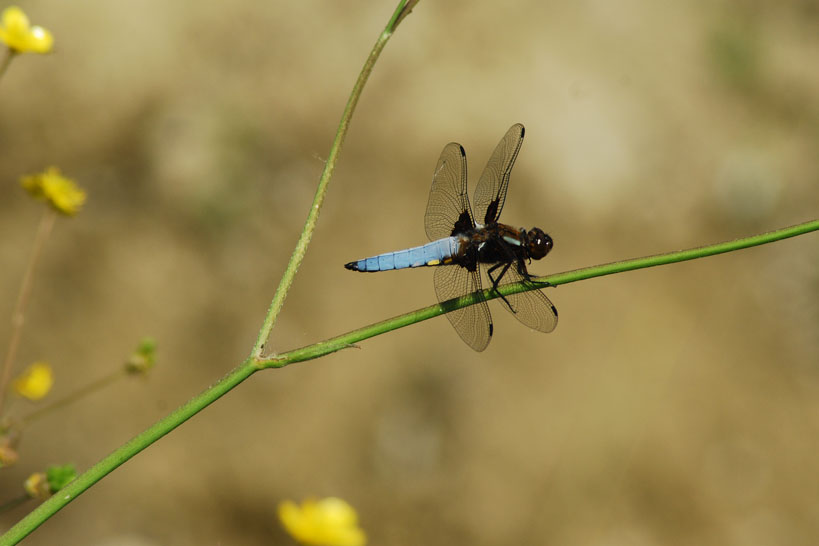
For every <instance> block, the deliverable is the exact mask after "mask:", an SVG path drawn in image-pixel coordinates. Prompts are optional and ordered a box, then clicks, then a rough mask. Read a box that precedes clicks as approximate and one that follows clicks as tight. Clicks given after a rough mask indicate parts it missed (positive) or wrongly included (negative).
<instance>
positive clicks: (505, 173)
mask: <svg viewBox="0 0 819 546" xmlns="http://www.w3.org/2000/svg"><path fill="white" fill-rule="evenodd" d="M524 133H525V129H524V127H523V125H521V124H520V123H517V124H515V125H512V127H510V128H509V130H508V131H507V132H506V135H504V137H503V138H502V139H501V141H500V142H499V143H498V145H497V147H496V148H495V151H494V152H493V153H492V155H491V156H490V158H489V162H488V163H487V164H486V168H485V169H484V170H483V174H481V177H480V179H479V180H478V185H477V187H476V188H475V196H474V199H473V201H472V203H473V205H474V213H473V209H472V207H471V206H470V202H469V197H468V195H467V177H466V152H465V151H464V148H463V146H461V145H460V144H458V143H457V142H450V143H449V144H447V145H446V146H445V147H444V150H443V151H442V152H441V157H440V158H439V159H438V164H437V165H436V167H435V172H434V173H433V176H432V189H431V190H430V192H429V201H428V202H427V210H426V215H425V217H424V227H425V228H426V234H427V237H428V238H429V240H430V241H431V242H430V243H427V244H425V245H421V246H416V247H413V248H407V249H404V250H398V251H394V252H387V253H385V254H379V255H377V256H372V257H370V258H364V259H361V260H356V261H353V262H349V263H347V264H345V265H344V267H346V268H347V269H349V270H352V271H362V272H377V271H389V270H393V269H406V268H414V267H435V272H434V275H433V278H434V285H435V294H436V296H437V298H438V301H439V302H441V303H444V302H446V301H448V300H451V299H454V298H458V297H460V296H464V295H467V294H471V293H475V292H477V293H479V294H478V297H479V298H480V299H479V301H478V303H476V304H474V305H470V306H467V307H463V308H460V309H455V310H452V311H450V312H448V313H446V317H447V318H448V319H449V322H450V323H451V324H452V326H453V327H454V328H455V331H456V332H458V335H459V336H460V337H461V339H463V340H464V341H465V342H466V344H467V345H469V346H470V347H472V348H473V349H474V350H476V351H483V350H484V349H486V347H487V346H488V345H489V342H490V341H491V339H492V332H493V329H494V327H493V324H492V315H491V313H490V312H489V305H488V304H487V301H486V298H485V297H484V296H483V293H482V292H481V290H482V285H481V277H482V274H481V273H482V272H484V273H485V274H486V276H487V277H488V279H489V282H490V285H491V287H492V289H493V290H494V291H495V292H496V293H497V294H499V295H500V293H499V292H497V290H498V289H499V288H500V287H502V286H504V285H507V284H513V283H517V282H521V281H523V282H527V283H531V282H532V275H530V274H529V272H528V270H527V263H531V261H532V260H540V259H541V258H543V257H544V256H546V254H548V253H549V251H551V250H552V248H553V247H554V241H553V240H552V238H551V237H550V236H549V235H548V234H546V233H545V232H544V231H543V230H541V229H540V228H537V227H533V228H532V229H530V230H528V231H527V230H526V229H523V228H520V229H515V228H514V227H512V226H508V225H506V224H501V223H499V222H498V217H499V216H500V213H501V210H503V205H504V202H505V201H506V193H507V191H508V189H509V178H510V176H511V173H512V167H513V166H514V164H515V159H517V157H518V152H520V147H521V145H522V144H523V136H524ZM540 285H543V283H540ZM546 286H549V285H548V284H546ZM500 299H501V301H502V305H503V306H504V308H505V309H507V310H508V311H510V312H511V313H512V315H513V316H514V317H515V318H516V319H518V320H519V321H520V322H522V323H523V324H525V325H526V326H528V327H530V328H532V329H534V330H538V331H540V332H551V331H552V330H554V329H555V327H556V326H557V308H556V307H555V306H554V305H553V304H552V302H551V301H549V298H548V297H546V294H544V293H543V292H542V291H541V290H539V289H535V290H530V291H527V292H519V293H517V294H508V295H505V296H504V295H500Z"/></svg>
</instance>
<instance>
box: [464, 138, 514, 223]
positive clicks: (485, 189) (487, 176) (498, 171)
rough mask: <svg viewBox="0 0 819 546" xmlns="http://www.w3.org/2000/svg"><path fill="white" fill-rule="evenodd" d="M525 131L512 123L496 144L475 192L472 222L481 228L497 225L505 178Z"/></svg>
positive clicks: (510, 169)
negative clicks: (473, 218)
mask: <svg viewBox="0 0 819 546" xmlns="http://www.w3.org/2000/svg"><path fill="white" fill-rule="evenodd" d="M524 133H525V129H524V128H523V125H521V124H520V123H516V124H515V125H512V127H510V128H509V130H508V131H506V135H504V137H503V138H502V139H501V141H500V142H499V143H498V145H497V147H496V148H495V151H494V152H492V156H491V157H490V158H489V162H488V163H487V164H486V168H485V169H484V170H483V173H482V174H481V179H480V180H479V181H478V186H477V188H475V199H474V200H473V201H472V202H473V204H474V205H475V219H477V221H478V222H482V223H483V224H484V225H486V224H491V223H492V222H497V221H498V217H500V213H501V210H503V203H504V201H506V192H507V190H508V189H509V177H510V176H511V174H512V167H513V166H514V165H515V159H517V157H518V152H519V151H520V147H521V145H522V144H523V135H524Z"/></svg>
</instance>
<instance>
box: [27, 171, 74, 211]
mask: <svg viewBox="0 0 819 546" xmlns="http://www.w3.org/2000/svg"><path fill="white" fill-rule="evenodd" d="M20 184H21V185H22V186H23V188H25V190H26V191H28V193H30V194H31V195H32V196H33V197H34V198H35V199H43V200H45V201H48V202H49V203H50V204H51V206H52V207H54V208H55V209H57V212H61V213H63V214H65V215H66V216H74V215H75V214H77V212H78V211H79V210H80V207H81V206H82V204H83V203H85V192H84V191H83V190H81V189H80V188H79V187H78V186H77V184H75V183H74V181H73V180H71V179H70V178H66V177H64V176H63V175H62V174H61V173H60V169H58V168H57V167H49V168H47V169H46V170H45V171H43V172H42V173H39V174H30V175H28V176H24V177H22V178H21V179H20Z"/></svg>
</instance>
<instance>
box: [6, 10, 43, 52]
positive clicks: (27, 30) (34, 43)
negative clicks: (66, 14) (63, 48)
mask: <svg viewBox="0 0 819 546" xmlns="http://www.w3.org/2000/svg"><path fill="white" fill-rule="evenodd" d="M0 41H3V42H5V43H6V45H7V46H9V49H11V50H12V51H14V52H15V53H27V52H29V51H31V52H34V53H48V52H49V51H51V46H53V45H54V37H53V36H52V35H51V33H50V32H49V31H47V30H46V29H44V28H43V27H36V26H35V27H32V26H30V25H29V22H28V17H26V14H25V13H23V10H21V9H20V8H18V7H17V6H11V7H8V8H6V9H4V10H3V13H2V15H0Z"/></svg>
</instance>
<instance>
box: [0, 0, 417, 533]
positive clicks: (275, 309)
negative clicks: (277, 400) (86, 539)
mask: <svg viewBox="0 0 819 546" xmlns="http://www.w3.org/2000/svg"><path fill="white" fill-rule="evenodd" d="M417 3H418V0H400V1H399V2H398V7H397V8H396V9H395V11H394V12H393V14H392V16H391V17H390V21H389V23H387V26H386V27H385V29H384V30H383V31H382V32H381V34H380V35H379V37H378V40H377V41H376V43H375V45H374V46H373V49H372V51H371V52H370V55H369V57H368V58H367V61H366V62H365V63H364V67H363V68H362V70H361V74H359V76H358V80H357V81H356V83H355V86H354V87H353V91H352V93H351V95H350V99H349V100H348V101H347V106H346V107H345V108H344V113H343V114H342V116H341V123H340V124H339V128H338V131H337V133H336V138H335V140H334V141H333V144H332V147H331V148H330V155H329V156H328V158H327V163H326V164H325V167H324V172H323V173H322V175H321V179H320V180H319V186H318V189H317V190H316V196H315V198H314V200H313V205H312V207H311V208H310V213H309V214H308V216H307V221H306V222H305V226H304V230H303V231H302V234H301V236H300V238H299V241H298V243H297V244H296V248H295V250H294V251H293V255H292V256H291V258H290V262H289V263H288V265H287V268H286V269H285V273H284V275H283V276H282V280H281V282H280V283H279V287H278V289H277V290H276V293H275V294H274V296H273V300H272V302H271V304H270V308H269V310H268V312H267V316H266V317H265V319H264V322H263V324H262V327H261V329H260V331H259V335H258V338H257V340H256V344H255V345H254V347H253V350H252V352H251V355H252V356H251V357H250V358H248V359H247V360H245V361H244V362H243V363H242V364H240V365H239V366H237V367H236V368H235V369H234V370H232V371H231V372H230V373H228V375H226V376H225V377H224V378H223V379H222V380H221V381H219V382H218V383H217V384H215V385H213V386H212V387H210V388H208V389H206V390H205V391H204V392H202V393H201V394H199V395H198V396H196V397H194V398H193V399H192V400H190V401H189V402H188V403H186V404H185V405H184V406H182V407H180V408H179V409H177V410H176V411H174V412H173V413H171V414H170V415H168V416H167V417H165V418H163V419H162V420H160V421H159V422H157V423H156V424H155V425H153V426H152V427H150V428H149V429H147V430H146V431H144V432H143V433H141V434H139V435H138V436H136V437H134V438H133V439H131V440H130V441H129V442H127V443H126V444H124V445H123V446H121V447H120V448H118V449H117V450H116V451H114V452H113V453H111V454H110V455H108V456H107V457H105V458H104V459H102V460H101V461H100V462H98V463H97V464H95V465H94V466H93V467H91V468H90V469H89V470H87V471H86V472H84V473H83V474H81V475H80V476H77V478H76V479H75V480H74V481H72V482H71V483H70V484H68V485H67V486H66V487H64V488H63V489H61V490H60V491H59V492H57V493H55V494H54V495H52V496H51V498H49V499H48V500H46V501H45V502H43V503H42V504H41V505H40V506H38V507H37V508H36V509H34V510H33V511H32V512H31V513H29V514H28V515H27V516H26V517H25V518H23V519H22V520H20V521H19V522H18V523H17V524H16V525H15V526H14V527H12V528H11V529H9V530H8V531H7V532H6V533H5V534H4V535H3V536H0V546H6V545H11V544H17V543H18V542H20V541H21V540H23V539H24V538H25V537H26V536H28V535H29V534H30V533H31V532H32V531H34V530H35V529H36V528H37V527H39V526H40V525H42V524H43V522H45V521H46V520H47V519H48V518H50V517H51V516H52V515H54V514H55V513H56V512H57V511H59V510H60V509H62V508H63V507H64V506H65V505H67V504H68V503H69V502H71V501H72V500H74V499H75V498H76V497H77V496H78V495H80V494H81V493H83V492H84V491H85V490H86V489H88V488H89V487H91V486H92V485H93V484H95V483H96V482H98V481H99V480H101V479H102V478H104V477H105V476H106V475H108V474H109V473H110V472H112V471H113V470H114V469H116V468H117V467H119V465H121V464H123V463H124V462H125V461H127V460H128V459H130V458H131V457H133V456H134V455H136V454H137V453H139V452H140V451H142V450H143V449H145V448H146V447H148V446H149V445H151V444H152V443H154V442H156V441H157V440H159V439H160V438H161V437H163V436H164V435H166V434H167V433H169V432H170V431H172V430H173V429H175V428H176V427H178V426H179V425H181V424H182V423H184V422H185V421H187V420H188V419H190V418H191V417H192V416H194V415H196V414H197V413H199V412H200V411H201V410H202V409H204V408H205V407H207V406H208V405H210V404H211V403H213V402H214V401H216V400H217V399H218V398H220V397H221V396H222V395H224V394H225V393H227V392H228V391H230V390H231V389H232V388H233V387H235V386H236V385H238V384H239V383H241V382H242V381H244V380H245V379H247V378H248V377H250V376H251V375H252V374H253V373H254V372H256V371H258V370H259V369H261V368H259V367H258V366H257V365H256V364H257V362H258V358H259V357H260V356H261V354H262V351H263V350H264V344H265V342H266V340H267V338H268V336H269V335H270V331H271V330H272V329H273V325H274V323H275V321H276V317H277V316H278V314H279V312H280V311H281V307H282V305H283V304H284V299H285V297H286V296H287V292H288V290H289V289H290V286H291V284H292V283H293V277H294V276H295V274H296V271H297V270H298V268H299V265H300V264H301V262H302V260H303V259H304V255H305V253H306V251H307V245H308V244H309V242H310V238H311V237H312V234H313V230H314V229H315V226H316V222H317V220H318V214H319V212H320V210H321V205H322V203H323V201H324V196H325V194H326V193H327V185H328V183H329V181H330V177H331V176H332V174H333V170H334V169H335V164H336V162H337V160H338V154H339V152H340V151H341V145H342V143H343V141H344V137H345V136H346V134H347V130H348V129H349V125H350V119H351V117H352V115H353V111H354V110H355V106H356V104H357V103H358V99H359V98H360V96H361V92H362V90H363V88H364V84H365V83H366V82H367V79H368V78H369V75H370V73H371V72H372V69H373V66H374V65H375V62H376V60H378V57H379V55H380V54H381V51H382V50H383V49H384V46H385V45H386V44H387V41H388V40H389V38H390V36H392V34H393V32H395V29H396V28H397V27H398V24H399V23H400V22H401V21H402V20H403V19H404V17H406V16H407V14H408V13H409V12H410V11H411V10H412V8H413V7H414V6H415V4H417Z"/></svg>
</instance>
